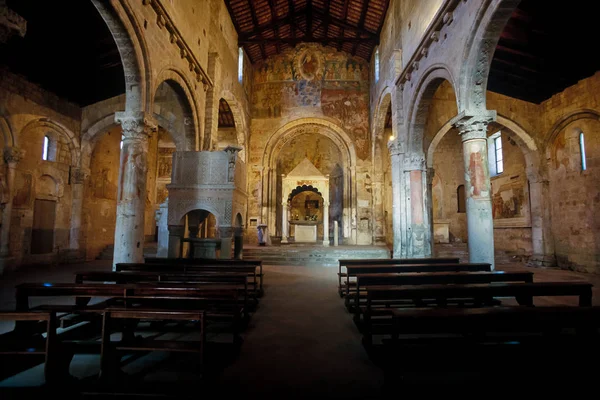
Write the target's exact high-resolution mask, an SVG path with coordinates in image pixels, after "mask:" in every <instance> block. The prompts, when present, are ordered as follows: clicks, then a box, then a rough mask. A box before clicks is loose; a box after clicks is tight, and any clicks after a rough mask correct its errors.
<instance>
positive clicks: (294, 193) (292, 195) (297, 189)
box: [287, 185, 323, 201]
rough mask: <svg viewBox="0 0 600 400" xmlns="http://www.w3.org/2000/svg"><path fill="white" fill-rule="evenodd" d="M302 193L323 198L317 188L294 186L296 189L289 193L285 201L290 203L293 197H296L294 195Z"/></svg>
mask: <svg viewBox="0 0 600 400" xmlns="http://www.w3.org/2000/svg"><path fill="white" fill-rule="evenodd" d="M302 192H312V193H316V194H318V195H319V196H323V195H322V194H321V192H319V189H318V188H316V187H313V186H312V185H302V186H296V188H295V189H294V190H292V191H291V192H290V194H289V195H288V199H287V201H291V200H292V199H293V198H294V197H296V195H298V194H300V193H302Z"/></svg>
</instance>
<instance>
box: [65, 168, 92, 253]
mask: <svg viewBox="0 0 600 400" xmlns="http://www.w3.org/2000/svg"><path fill="white" fill-rule="evenodd" d="M89 176H90V170H89V169H84V168H71V190H72V193H73V194H72V196H73V201H72V203H71V232H70V241H69V247H70V248H71V249H73V250H79V249H80V248H81V221H82V219H83V188H84V183H85V180H86V179H87V177H89Z"/></svg>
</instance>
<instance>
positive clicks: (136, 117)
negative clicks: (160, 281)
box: [113, 112, 157, 268]
mask: <svg viewBox="0 0 600 400" xmlns="http://www.w3.org/2000/svg"><path fill="white" fill-rule="evenodd" d="M115 121H116V122H117V123H120V124H121V126H122V128H123V148H122V149H121V164H120V168H119V189H118V194H117V224H116V228H115V251H114V256H113V268H114V266H115V265H116V264H117V263H136V262H144V214H145V210H146V178H147V172H148V136H149V135H150V134H151V133H152V132H155V131H156V130H157V126H156V124H155V123H154V122H153V121H152V120H151V118H150V117H149V116H148V115H147V114H144V113H129V112H118V113H116V114H115Z"/></svg>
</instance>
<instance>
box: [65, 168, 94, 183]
mask: <svg viewBox="0 0 600 400" xmlns="http://www.w3.org/2000/svg"><path fill="white" fill-rule="evenodd" d="M89 176H90V170H89V169H87V168H71V175H70V177H69V180H70V182H71V183H72V184H75V185H81V184H83V183H84V182H85V180H86V179H87V178H88V177H89Z"/></svg>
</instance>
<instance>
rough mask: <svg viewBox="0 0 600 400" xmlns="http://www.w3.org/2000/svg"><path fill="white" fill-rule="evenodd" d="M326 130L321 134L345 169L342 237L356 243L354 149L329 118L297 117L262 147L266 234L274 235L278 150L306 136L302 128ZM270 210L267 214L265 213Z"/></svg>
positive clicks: (277, 131) (341, 129) (340, 129)
mask: <svg viewBox="0 0 600 400" xmlns="http://www.w3.org/2000/svg"><path fill="white" fill-rule="evenodd" d="M311 126H312V127H315V126H316V127H319V128H325V129H323V131H322V132H320V133H321V134H322V135H323V136H325V137H327V138H328V139H330V140H331V141H332V142H333V143H334V144H335V145H336V146H337V148H338V149H339V151H340V154H341V157H342V160H343V164H344V167H345V170H344V171H343V177H344V185H343V197H342V198H343V210H344V212H343V222H342V227H343V231H344V237H346V238H349V239H350V240H352V241H356V229H357V227H356V224H357V199H356V195H354V196H353V194H355V193H356V190H357V188H356V168H355V167H356V160H357V156H356V149H355V148H354V144H353V142H352V140H351V139H350V137H349V136H348V134H347V133H346V132H345V131H344V129H343V128H341V127H340V126H339V125H338V124H337V123H335V122H334V121H333V120H330V119H328V118H299V119H297V120H294V121H291V122H289V123H287V124H285V125H284V126H282V127H280V128H279V129H277V130H276V131H275V132H274V133H273V134H271V136H270V137H269V139H268V140H267V143H266V145H265V150H264V153H263V160H262V161H263V164H262V165H263V171H266V174H265V175H264V176H263V187H264V188H268V189H266V191H264V192H263V196H264V197H265V200H266V201H263V204H266V205H267V206H263V207H265V209H264V210H263V215H265V214H266V215H265V217H266V218H267V223H268V229H269V232H276V219H277V217H276V207H277V206H278V204H277V176H276V164H277V155H278V154H279V152H280V151H281V149H282V148H283V147H284V146H285V145H286V144H287V143H288V142H289V141H291V140H292V139H294V138H295V137H296V136H299V135H302V134H304V133H306V131H305V129H304V128H310V127H311ZM267 209H269V210H270V211H266V210H267ZM267 215H268V216H267Z"/></svg>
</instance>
